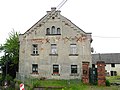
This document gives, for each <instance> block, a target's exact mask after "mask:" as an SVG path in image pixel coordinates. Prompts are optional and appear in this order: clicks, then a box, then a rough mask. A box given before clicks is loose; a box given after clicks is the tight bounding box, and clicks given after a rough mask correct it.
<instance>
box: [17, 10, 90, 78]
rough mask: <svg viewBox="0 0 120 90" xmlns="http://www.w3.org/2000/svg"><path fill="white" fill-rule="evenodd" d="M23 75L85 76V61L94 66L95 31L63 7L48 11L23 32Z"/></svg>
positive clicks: (20, 71) (20, 62) (20, 66)
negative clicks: (89, 30)
mask: <svg viewBox="0 0 120 90" xmlns="http://www.w3.org/2000/svg"><path fill="white" fill-rule="evenodd" d="M19 41H20V52H19V72H18V73H19V75H20V76H22V75H26V76H27V77H36V78H42V77H45V78H47V79H81V76H82V63H85V62H87V63H88V64H89V67H91V66H92V59H91V33H86V32H84V31H83V30H82V29H80V28H79V27H77V26H76V25H75V24H73V23H72V22H71V21H70V20H69V19H67V18H66V17H64V16H62V15H61V14H60V11H59V10H56V8H51V11H47V14H46V15H45V16H44V17H43V18H41V19H40V20H39V21H38V22H37V23H36V24H34V25H33V26H32V27H31V28H30V29H29V30H27V31H26V32H25V33H24V34H20V36H19Z"/></svg>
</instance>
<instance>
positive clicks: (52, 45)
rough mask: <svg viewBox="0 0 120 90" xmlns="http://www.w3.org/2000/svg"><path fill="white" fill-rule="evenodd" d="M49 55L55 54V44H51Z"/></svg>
mask: <svg viewBox="0 0 120 90" xmlns="http://www.w3.org/2000/svg"><path fill="white" fill-rule="evenodd" d="M51 54H54V55H55V54H57V44H51Z"/></svg>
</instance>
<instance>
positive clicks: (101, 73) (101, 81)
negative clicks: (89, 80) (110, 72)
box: [97, 61, 106, 86]
mask: <svg viewBox="0 0 120 90" xmlns="http://www.w3.org/2000/svg"><path fill="white" fill-rule="evenodd" d="M97 73H98V85H99V86H105V82H106V79H105V62H104V61H98V62H97Z"/></svg>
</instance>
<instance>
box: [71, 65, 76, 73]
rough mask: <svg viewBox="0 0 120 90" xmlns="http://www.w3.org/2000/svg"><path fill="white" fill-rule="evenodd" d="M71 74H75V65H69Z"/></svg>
mask: <svg viewBox="0 0 120 90" xmlns="http://www.w3.org/2000/svg"><path fill="white" fill-rule="evenodd" d="M71 74H77V65H71Z"/></svg>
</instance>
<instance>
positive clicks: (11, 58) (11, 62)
mask: <svg viewBox="0 0 120 90" xmlns="http://www.w3.org/2000/svg"><path fill="white" fill-rule="evenodd" d="M0 51H2V52H4V55H3V56H2V57H1V63H2V65H3V74H4V75H6V74H9V75H10V76H12V77H13V78H15V76H16V72H17V71H18V63H19V34H18V33H17V32H15V31H12V32H11V33H9V38H8V39H6V42H5V44H3V45H1V46H0Z"/></svg>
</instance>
